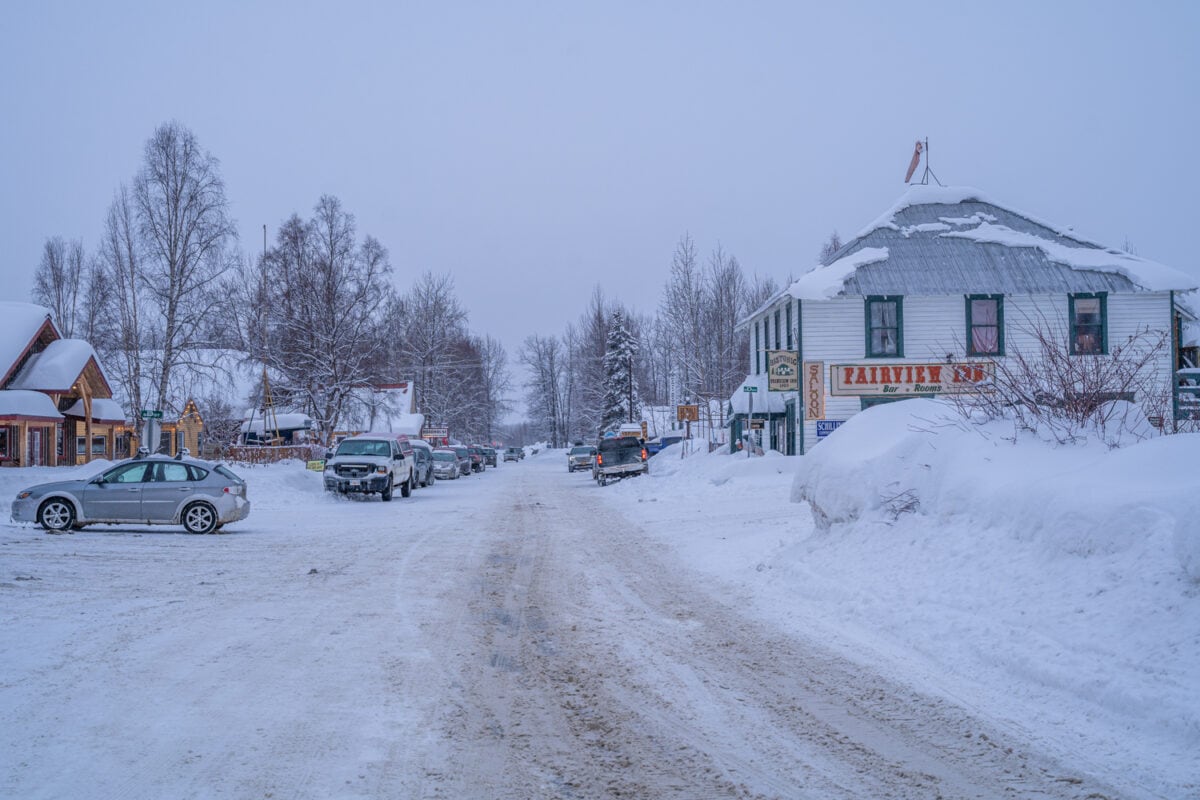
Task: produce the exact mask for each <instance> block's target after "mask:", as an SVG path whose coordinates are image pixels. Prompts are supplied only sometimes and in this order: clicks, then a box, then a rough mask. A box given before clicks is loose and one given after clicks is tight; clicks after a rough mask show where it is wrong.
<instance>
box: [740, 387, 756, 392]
mask: <svg viewBox="0 0 1200 800" xmlns="http://www.w3.org/2000/svg"><path fill="white" fill-rule="evenodd" d="M742 391H743V392H750V393H751V394H754V393H755V392H757V391H758V387H757V386H743V387H742Z"/></svg>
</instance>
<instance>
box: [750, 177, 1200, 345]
mask: <svg viewBox="0 0 1200 800" xmlns="http://www.w3.org/2000/svg"><path fill="white" fill-rule="evenodd" d="M1198 285H1200V281H1197V279H1196V278H1193V277H1191V276H1189V275H1186V274H1184V273H1183V272H1180V271H1178V270H1176V269H1173V268H1171V267H1168V266H1165V265H1163V264H1159V263H1156V262H1154V261H1150V260H1148V259H1144V258H1139V257H1138V256H1135V255H1132V254H1130V253H1126V252H1124V251H1122V250H1117V249H1114V248H1107V247H1103V246H1101V245H1098V244H1095V243H1094V242H1090V241H1087V240H1085V239H1083V238H1081V237H1079V236H1077V235H1076V234H1074V233H1073V232H1072V231H1070V230H1069V229H1063V228H1057V227H1055V226H1052V225H1049V224H1047V223H1044V222H1041V221H1039V220H1037V219H1036V218H1034V217H1032V216H1030V215H1029V214H1025V213H1023V212H1019V211H1014V210H1011V209H1008V208H1005V207H1003V206H999V205H996V204H995V203H994V202H992V201H991V200H989V199H988V198H987V197H986V196H985V195H984V194H983V193H982V192H980V191H979V190H978V189H972V188H970V187H962V186H912V187H909V189H908V191H906V192H905V193H904V195H903V196H901V197H900V199H899V200H898V201H897V202H896V203H895V204H893V205H892V207H891V208H890V209H888V210H887V211H886V212H885V213H884V214H883V215H882V216H880V217H879V218H877V219H876V220H875V221H874V222H872V223H871V224H870V225H868V226H866V227H865V228H863V230H862V231H860V232H859V234H858V235H857V236H856V237H855V238H854V239H852V240H851V241H850V242H848V243H846V245H845V246H843V247H842V248H841V249H839V250H838V251H837V252H836V253H834V254H833V255H832V256H830V258H829V260H827V261H826V262H825V263H824V264H822V265H819V266H817V267H815V268H813V269H812V270H810V271H809V272H807V273H805V274H804V275H801V276H800V278H799V279H797V280H796V281H794V282H793V283H792V284H791V285H790V286H788V287H787V288H785V289H784V290H783V291H781V292H779V293H778V294H777V295H776V296H775V297H773V298H771V300H769V301H768V302H767V303H766V304H764V305H763V306H762V307H760V308H759V309H757V310H756V311H755V312H754V313H753V314H752V315H750V318H753V317H756V316H758V315H759V314H761V313H763V312H764V311H766V310H767V309H768V308H770V307H771V306H773V305H774V304H775V303H777V302H779V300H781V299H782V298H784V297H791V298H795V299H800V300H828V299H832V298H834V297H838V296H843V297H844V296H865V295H873V294H902V295H946V294H969V293H976V292H978V293H994V294H1066V293H1073V292H1139V291H1148V292H1166V291H1172V290H1174V291H1180V292H1186V291H1190V290H1193V289H1196V288H1197V287H1198ZM750 318H748V319H747V320H746V321H744V322H743V324H745V323H746V322H748V321H749V319H750Z"/></svg>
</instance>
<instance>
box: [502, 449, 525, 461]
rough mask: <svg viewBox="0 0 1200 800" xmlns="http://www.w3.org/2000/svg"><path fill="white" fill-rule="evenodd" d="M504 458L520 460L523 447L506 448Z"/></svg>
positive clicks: (506, 459)
mask: <svg viewBox="0 0 1200 800" xmlns="http://www.w3.org/2000/svg"><path fill="white" fill-rule="evenodd" d="M504 460H505V461H520V460H521V448H519V447H506V448H504Z"/></svg>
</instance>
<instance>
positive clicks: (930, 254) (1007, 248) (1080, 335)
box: [730, 185, 1200, 454]
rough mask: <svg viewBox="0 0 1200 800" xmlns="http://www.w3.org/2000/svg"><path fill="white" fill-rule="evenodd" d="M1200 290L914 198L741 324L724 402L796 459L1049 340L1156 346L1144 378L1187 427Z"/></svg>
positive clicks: (990, 209) (946, 194)
mask: <svg viewBox="0 0 1200 800" xmlns="http://www.w3.org/2000/svg"><path fill="white" fill-rule="evenodd" d="M1198 283H1200V282H1198V281H1197V280H1196V279H1194V278H1192V277H1190V276H1188V275H1185V274H1183V273H1181V272H1179V271H1177V270H1174V269H1171V268H1169V267H1166V266H1163V265H1161V264H1156V263H1154V262H1151V261H1147V260H1145V259H1141V258H1138V257H1136V256H1134V255H1131V254H1129V253H1126V252H1123V251H1120V250H1115V249H1110V248H1106V247H1103V246H1101V245H1098V244H1095V243H1092V242H1088V241H1085V240H1083V239H1081V238H1079V237H1077V236H1075V235H1074V234H1072V233H1071V232H1070V231H1068V230H1063V229H1060V228H1057V227H1055V226H1053V225H1051V224H1048V223H1045V222H1041V221H1038V220H1036V219H1034V218H1032V217H1030V216H1028V215H1026V214H1023V213H1020V212H1017V211H1013V210H1011V209H1007V208H1004V207H1002V206H999V205H997V204H995V203H993V202H992V201H990V200H988V199H987V198H986V197H985V196H984V195H983V194H981V193H980V192H979V191H977V190H975V189H968V188H962V187H942V186H925V185H919V186H912V187H910V188H909V189H908V191H907V192H906V193H905V194H904V195H903V196H902V197H901V198H900V200H899V201H898V202H897V203H896V204H895V205H894V206H893V207H892V208H891V209H890V210H888V211H887V212H886V213H885V214H883V215H882V216H881V217H879V218H878V219H877V220H875V221H874V222H873V223H871V224H870V225H868V226H867V227H866V228H864V229H863V230H862V231H861V232H860V233H859V234H858V235H857V236H855V237H854V238H853V239H851V240H850V241H849V242H847V243H846V244H845V245H844V246H843V247H842V248H841V249H839V250H838V251H837V252H836V253H834V254H832V255H831V256H830V257H829V258H828V259H827V260H826V262H825V263H823V264H821V265H819V266H818V267H816V268H815V269H813V270H811V271H810V272H808V273H806V274H804V275H803V276H801V277H800V278H799V279H798V280H796V281H795V282H793V283H792V284H791V285H790V286H788V287H787V288H786V289H784V290H783V291H781V292H780V293H779V294H777V295H776V296H774V297H772V298H771V299H770V300H769V301H768V302H767V303H765V304H764V305H763V306H762V307H761V308H759V309H757V310H756V311H755V312H754V313H753V314H751V315H750V316H749V317H748V318H747V319H746V320H744V321H743V322H742V323H741V327H742V329H743V330H745V331H746V332H747V334H748V335H749V337H750V365H749V366H750V371H749V376H748V377H747V379H746V382H745V383H744V384H743V385H742V386H741V387H739V388H738V390H737V391H736V392H735V393H734V395H733V396H732V397H731V398H730V411H731V414H732V420H733V422H732V431H731V437H730V439H731V441H732V442H735V443H736V442H737V441H738V440H739V439H740V438H741V436H742V434H743V432H744V431H745V430H746V429H747V428H748V427H749V425H748V422H749V420H750V419H751V417H753V418H755V423H754V427H755V428H761V429H762V443H763V446H764V447H768V448H771V449H775V450H778V451H780V452H783V453H787V454H794V453H804V452H805V451H806V450H807V449H809V448H811V447H813V446H814V445H815V444H816V443H818V442H819V441H820V440H821V439H822V438H824V437H825V436H826V435H828V434H829V433H830V432H832V430H834V429H835V428H836V427H837V426H838V425H840V424H841V423H842V422H844V421H845V420H847V419H849V418H850V417H851V416H853V415H854V414H857V413H858V412H859V411H862V410H863V409H865V408H869V407H870V406H872V405H875V404H877V403H881V402H889V401H894V400H902V399H905V398H909V397H914V396H925V397H928V396H934V395H939V394H945V393H949V392H955V391H962V390H963V389H964V388H966V387H968V386H970V385H971V384H972V383H973V382H975V381H978V380H980V379H981V378H985V377H986V376H987V375H988V374H990V370H992V369H994V367H995V362H996V361H997V360H999V359H1005V358H1009V357H1012V356H1013V355H1014V354H1016V353H1018V352H1021V353H1024V354H1026V355H1029V356H1033V355H1036V353H1037V351H1038V348H1039V347H1040V344H1039V337H1045V336H1047V335H1049V336H1052V337H1055V340H1056V341H1059V342H1061V343H1062V347H1063V349H1065V350H1066V355H1067V356H1068V357H1070V358H1081V359H1083V358H1104V357H1109V356H1110V354H1111V353H1112V351H1113V349H1114V348H1117V347H1120V346H1122V344H1123V343H1126V342H1128V341H1129V340H1130V338H1131V337H1139V336H1140V337H1141V338H1142V339H1145V338H1146V335H1147V332H1149V334H1150V336H1151V337H1153V335H1154V334H1155V332H1157V333H1159V334H1161V335H1163V336H1165V339H1166V345H1165V346H1163V347H1162V348H1161V349H1160V350H1159V351H1157V352H1156V356H1155V359H1154V363H1153V364H1152V365H1151V366H1150V367H1149V369H1151V370H1153V371H1154V374H1155V376H1156V377H1155V380H1156V381H1157V382H1158V385H1159V386H1161V387H1162V391H1163V392H1164V393H1165V394H1166V395H1167V396H1168V397H1169V398H1172V399H1173V401H1174V413H1175V414H1176V415H1177V416H1186V415H1188V414H1189V413H1190V412H1189V405H1190V404H1192V403H1194V401H1195V395H1194V394H1193V393H1192V391H1191V390H1189V388H1188V384H1189V383H1191V382H1192V381H1189V380H1188V375H1189V373H1188V372H1187V369H1186V368H1187V367H1188V366H1189V365H1188V364H1186V363H1183V362H1182V361H1181V355H1180V345H1181V341H1180V332H1181V331H1182V330H1184V328H1185V325H1186V324H1187V323H1189V322H1192V321H1194V317H1193V315H1192V314H1191V313H1190V312H1189V311H1188V309H1187V307H1186V306H1184V305H1183V304H1181V303H1180V302H1179V296H1180V295H1181V294H1183V293H1186V292H1190V291H1192V290H1194V289H1195V288H1196V287H1197V284H1198ZM1193 366H1194V365H1193ZM1181 368H1183V370H1182V371H1180V370H1181ZM796 373H798V381H797V380H794V379H791V378H792V375H793V374H796ZM1181 383H1182V384H1183V386H1184V388H1183V389H1182V390H1181V389H1180V384H1181ZM773 385H774V386H775V387H776V388H782V387H786V390H784V391H772V388H773ZM1129 399H1136V400H1138V401H1142V400H1144V399H1146V398H1140V397H1139V398H1129ZM751 403H753V414H751V408H750V404H751ZM1168 409H1170V402H1169V403H1168Z"/></svg>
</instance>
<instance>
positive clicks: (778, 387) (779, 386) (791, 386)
mask: <svg viewBox="0 0 1200 800" xmlns="http://www.w3.org/2000/svg"><path fill="white" fill-rule="evenodd" d="M799 390H800V365H799V362H798V360H797V358H796V351H795V350H768V351H767V391H769V392H796V391H799Z"/></svg>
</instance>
